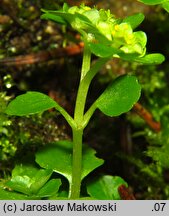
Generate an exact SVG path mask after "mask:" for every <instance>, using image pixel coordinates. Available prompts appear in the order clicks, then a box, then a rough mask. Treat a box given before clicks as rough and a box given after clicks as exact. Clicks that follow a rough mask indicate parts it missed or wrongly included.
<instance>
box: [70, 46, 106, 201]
mask: <svg viewBox="0 0 169 216" xmlns="http://www.w3.org/2000/svg"><path fill="white" fill-rule="evenodd" d="M107 60H108V59H107V58H105V59H99V60H98V61H97V62H96V63H95V65H94V66H93V67H92V68H91V69H90V62H91V52H90V50H89V48H88V46H85V47H84V53H83V63H82V70H81V79H80V84H79V89H78V93H77V98H76V105H75V111H74V124H73V127H72V132H73V159H72V182H71V184H70V190H69V198H70V199H78V198H79V197H80V187H81V174H82V141H83V130H84V127H85V126H86V124H87V123H88V121H89V119H90V115H92V114H93V112H94V110H93V111H92V112H88V115H87V117H86V118H85V120H86V121H85V122H84V109H85V103H86V98H87V93H88V89H89V86H90V83H91V80H92V79H93V77H94V76H95V75H96V73H97V71H98V70H99V69H100V68H101V66H102V65H103V64H105V62H106V61H107ZM70 122H71V120H70ZM74 125H75V126H76V127H74Z"/></svg>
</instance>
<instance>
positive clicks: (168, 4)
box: [162, 1, 169, 13]
mask: <svg viewBox="0 0 169 216" xmlns="http://www.w3.org/2000/svg"><path fill="white" fill-rule="evenodd" d="M162 7H163V8H164V9H165V10H166V11H167V12H168V13H169V1H167V2H165V3H163V4H162Z"/></svg>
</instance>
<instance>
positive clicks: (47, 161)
mask: <svg viewBox="0 0 169 216" xmlns="http://www.w3.org/2000/svg"><path fill="white" fill-rule="evenodd" d="M43 13H44V14H43V15H42V18H43V19H50V20H53V21H55V22H57V23H60V24H61V25H66V26H69V27H71V28H72V29H74V30H76V31H77V32H78V33H79V34H80V35H81V40H82V41H83V42H84V51H83V62H82V68H81V75H80V82H79V88H78V93H77V98H76V104H75V109H74V116H73V117H72V116H70V115H69V114H68V112H67V111H66V110H65V109H64V108H63V107H61V106H60V105H59V104H58V103H57V102H56V101H54V100H52V99H51V98H50V97H48V96H47V95H45V94H42V93H40V92H34V91H29V92H27V93H26V94H23V95H20V96H18V97H16V98H15V99H14V100H13V101H11V102H10V103H9V105H8V107H7V109H6V113H7V114H8V115H16V116H25V115H30V114H35V113H39V112H43V111H45V110H48V109H50V108H55V109H56V110H58V111H59V112H60V113H61V114H62V115H63V117H64V118H65V119H66V120H67V122H68V124H69V125H70V127H71V128H72V142H71V141H65V140H64V141H59V142H56V143H52V144H49V145H48V146H46V147H44V148H43V149H42V150H40V151H38V152H37V153H36V163H38V164H39V166H40V167H41V169H40V170H37V169H35V168H33V167H31V166H28V167H27V168H25V167H24V169H23V167H20V166H16V167H15V169H14V171H13V174H12V179H11V180H10V181H8V182H7V183H6V185H7V187H9V188H10V189H13V191H18V192H22V193H23V194H25V196H26V198H31V199H33V198H36V199H38V198H39V199H40V198H42V197H43V198H44V197H46V198H47V197H49V198H53V199H62V198H63V196H62V197H61V195H60V194H63V193H61V192H60V191H61V189H59V188H60V185H61V181H60V180H59V179H50V177H51V174H52V172H56V173H58V174H60V175H62V176H64V177H65V178H66V179H67V180H68V182H69V191H68V198H69V199H79V198H80V197H81V196H82V193H81V182H82V180H83V179H84V178H85V177H86V176H87V175H88V174H89V173H90V172H91V171H93V170H94V169H95V168H97V167H99V166H100V165H102V164H103V160H102V159H99V158H96V157H95V151H94V150H92V149H91V148H89V147H88V146H87V145H84V144H82V139H83V131H84V129H85V127H86V126H87V124H88V123H89V120H90V118H91V116H92V115H93V113H94V112H95V110H96V109H99V110H100V111H101V112H103V113H104V114H105V115H107V116H111V117H113V116H119V115H121V114H122V113H125V112H128V111H129V110H130V109H131V108H132V106H133V105H134V104H135V103H136V102H137V101H138V99H139V97H140V92H141V87H140V85H139V83H138V81H137V78H136V77H135V76H131V75H127V74H126V75H123V76H119V77H117V78H116V79H115V80H114V81H113V82H112V83H110V85H109V86H108V87H107V88H106V89H105V91H104V92H103V93H102V94H101V95H100V96H99V97H98V98H97V99H96V100H95V102H94V103H93V104H92V105H91V107H90V108H89V109H88V110H87V111H86V110H85V103H86V98H87V94H88V90H89V86H90V83H91V81H92V79H93V78H94V77H95V75H96V74H97V73H98V71H99V70H100V69H101V67H102V66H103V65H104V64H105V63H106V62H107V61H108V60H110V59H112V58H121V59H123V60H127V61H136V62H139V63H143V64H160V63H161V62H163V61H164V57H163V55H161V54H146V42H147V37H146V34H145V33H144V32H142V31H134V29H135V28H136V27H137V26H139V24H140V23H141V22H142V21H143V19H144V15H143V14H141V13H138V14H135V15H133V16H129V17H126V18H124V19H117V18H115V17H114V15H113V14H111V13H110V10H104V9H100V10H98V9H97V8H96V7H94V8H90V7H87V6H85V5H83V4H82V5H81V6H79V7H77V6H74V7H68V5H67V4H64V6H63V9H62V10H58V11H47V10H43ZM92 54H93V55H95V56H97V57H98V59H97V61H96V62H95V63H93V64H92V65H91V55H92ZM31 169H32V170H33V171H32V172H31ZM25 176H26V177H25ZM32 176H33V177H32ZM25 178H26V179H25ZM39 178H41V181H39V182H38V183H37V179H39ZM121 184H125V185H126V183H125V181H124V180H123V179H121V178H120V177H117V176H116V177H113V176H102V177H99V178H98V179H95V180H93V181H92V182H88V183H87V184H86V187H87V194H88V198H92V199H120V196H119V194H118V187H119V186H120V185H121ZM106 191H107V192H106ZM5 192H6V191H5ZM3 193H4V191H3ZM8 193H9V192H8ZM13 196H14V195H13Z"/></svg>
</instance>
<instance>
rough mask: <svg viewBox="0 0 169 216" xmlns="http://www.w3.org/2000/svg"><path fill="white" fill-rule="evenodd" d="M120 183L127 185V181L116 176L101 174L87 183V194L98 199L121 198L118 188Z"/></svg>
mask: <svg viewBox="0 0 169 216" xmlns="http://www.w3.org/2000/svg"><path fill="white" fill-rule="evenodd" d="M121 185H125V186H126V187H128V185H127V183H126V182H125V181H124V180H123V179H122V178H120V177H118V176H109V175H105V176H101V177H99V178H95V179H94V180H93V181H90V182H89V183H88V184H87V192H88V194H89V195H90V196H91V197H92V198H94V199H98V200H119V199H121V197H120V194H119V192H118V188H119V186H121Z"/></svg>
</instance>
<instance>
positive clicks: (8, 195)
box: [0, 187, 30, 200]
mask: <svg viewBox="0 0 169 216" xmlns="http://www.w3.org/2000/svg"><path fill="white" fill-rule="evenodd" d="M29 199H30V197H28V196H26V195H24V194H20V193H16V192H13V191H8V190H5V189H4V188H3V187H0V200H29Z"/></svg>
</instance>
